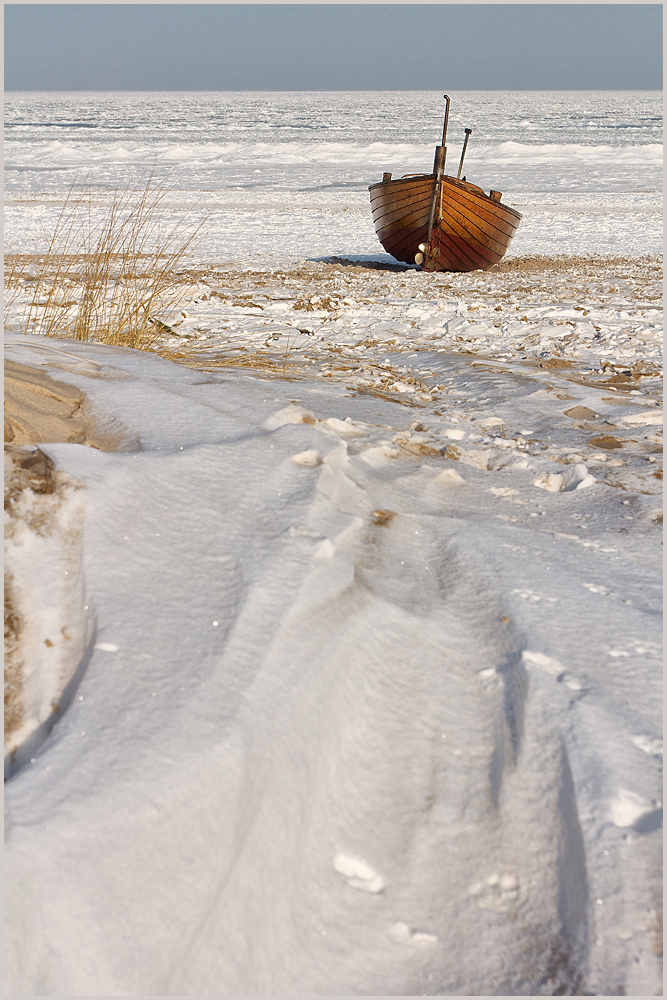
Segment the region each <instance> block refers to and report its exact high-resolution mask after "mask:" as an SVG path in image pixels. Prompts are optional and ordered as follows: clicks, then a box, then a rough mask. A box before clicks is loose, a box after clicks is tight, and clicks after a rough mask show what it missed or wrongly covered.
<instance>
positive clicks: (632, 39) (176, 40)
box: [5, 3, 662, 90]
mask: <svg viewBox="0 0 667 1000" xmlns="http://www.w3.org/2000/svg"><path fill="white" fill-rule="evenodd" d="M441 88H446V89H448V90H493V89H499V90H596V89H600V90H616V89H618V90H626V89H629V90H632V89H636V90H643V89H647V90H651V89H661V88H662V5H661V4H494V3H488V4H432V3H428V4H254V3H253V4H216V3H211V4H132V3H128V4H50V3H44V4H6V5H5V89H6V90H434V89H441Z"/></svg>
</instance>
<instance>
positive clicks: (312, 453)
mask: <svg viewBox="0 0 667 1000" xmlns="http://www.w3.org/2000/svg"><path fill="white" fill-rule="evenodd" d="M292 461H293V462H294V464H295V465H319V464H320V462H321V461H322V456H321V455H320V453H319V451H317V450H316V449H315V448H308V450H307V451H299V452H297V454H296V455H292Z"/></svg>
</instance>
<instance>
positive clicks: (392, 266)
mask: <svg viewBox="0 0 667 1000" xmlns="http://www.w3.org/2000/svg"><path fill="white" fill-rule="evenodd" d="M307 259H308V260H309V261H310V262H311V263H312V264H340V265H341V266H342V267H365V268H368V269H370V270H372V271H417V270H419V268H418V267H417V265H416V264H399V263H398V262H397V263H392V262H391V261H390V260H387V261H383V260H374V259H373V258H368V257H362V256H355V255H352V256H351V257H308V258H307Z"/></svg>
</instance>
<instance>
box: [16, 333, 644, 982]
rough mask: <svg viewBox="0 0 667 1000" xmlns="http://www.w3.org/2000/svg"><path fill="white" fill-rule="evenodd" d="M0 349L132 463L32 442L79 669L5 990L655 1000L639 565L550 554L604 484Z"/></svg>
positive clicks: (171, 368)
mask: <svg viewBox="0 0 667 1000" xmlns="http://www.w3.org/2000/svg"><path fill="white" fill-rule="evenodd" d="M8 352H9V356H10V357H11V358H12V359H13V360H15V361H16V362H18V363H21V364H31V365H34V366H37V367H39V368H41V369H43V370H47V371H49V372H51V374H54V373H57V377H58V378H59V379H63V380H65V381H66V382H70V383H71V384H73V385H75V386H77V387H78V388H79V389H80V390H82V391H85V392H86V394H87V396H88V398H89V401H90V405H91V407H93V409H94V410H96V411H97V412H98V413H99V414H100V415H101V416H103V417H104V418H105V419H106V420H107V421H110V422H113V421H122V423H123V424H124V426H126V427H127V428H128V429H129V430H130V431H132V432H133V433H134V434H136V435H137V441H138V443H137V445H136V450H134V451H128V452H124V453H104V452H101V451H96V450H94V449H91V448H86V447H84V446H82V445H77V444H69V443H60V444H51V445H43V446H42V448H43V450H44V451H45V452H46V453H47V454H48V455H49V456H50V457H51V458H52V460H53V461H54V462H55V464H56V466H57V467H58V468H62V469H63V470H65V471H66V472H67V474H68V475H69V476H72V477H74V478H75V479H76V480H78V481H79V482H80V483H82V484H84V486H85V489H83V490H81V493H82V494H84V495H85V518H84V556H83V572H84V574H85V585H86V593H87V595H89V598H90V604H91V607H92V608H93V609H94V613H95V626H96V630H97V631H96V648H95V650H94V653H93V656H92V659H91V661H90V663H89V664H88V666H87V670H86V673H85V676H84V677H83V680H82V681H81V683H80V687H79V689H78V693H77V694H76V695H75V697H74V701H73V703H72V705H71V707H70V709H69V710H68V711H67V712H66V713H65V714H64V715H63V718H62V719H61V721H60V722H59V723H58V724H57V725H56V727H55V728H54V730H53V731H52V733H51V736H50V737H49V740H48V742H47V743H45V744H44V746H43V748H42V749H41V750H40V751H39V752H37V753H36V754H35V757H34V760H33V762H32V763H30V762H29V763H27V764H26V765H25V766H24V767H23V768H22V769H21V770H20V771H19V772H18V773H17V774H16V775H15V776H14V777H13V778H12V780H11V782H10V783H9V784H8V786H7V818H6V825H7V827H8V848H7V858H8V868H7V877H6V904H7V910H8V911H9V912H10V913H11V914H12V921H11V924H10V926H9V928H8V931H7V950H6V954H7V977H8V978H7V990H8V992H9V993H12V994H14V995H76V996H91V995H93V996H97V995H167V996H169V995H194V996H201V995H203V996H208V995H255V994H264V995H279V994H283V995H286V994H297V995H301V994H311V995H312V994H314V995H339V996H347V995H382V994H388V995H421V994H425V993H426V994H429V995H438V994H441V995H456V994H464V995H477V996H485V995H486V996H488V995H503V994H504V995H562V994H568V995H572V994H578V993H582V992H584V991H591V990H592V991H595V992H602V993H607V994H608V995H614V994H615V993H617V992H620V990H621V987H622V988H623V989H625V990H626V992H632V991H635V992H644V991H645V992H651V991H653V989H654V988H655V983H656V982H657V975H658V971H657V959H656V958H655V956H654V954H653V947H654V945H653V935H654V921H655V910H654V909H652V907H653V906H655V905H656V904H657V900H653V895H652V894H653V893H654V889H655V878H656V863H657V862H656V850H655V846H654V845H655V843H656V836H657V834H658V826H659V822H660V820H659V808H660V804H659V802H658V801H657V799H656V795H657V794H659V792H658V789H659V784H658V776H657V770H656V768H654V767H653V763H654V761H655V763H656V764H657V760H656V759H655V757H654V756H653V755H654V754H655V753H656V752H657V751H656V748H655V745H654V742H652V741H653V740H654V736H655V733H654V731H653V730H654V728H655V725H654V723H655V712H654V708H653V698H654V695H655V691H656V688H657V680H656V677H657V674H656V672H655V668H654V665H653V663H652V657H654V656H655V652H654V651H655V650H657V644H656V642H655V640H656V639H657V638H658V632H657V605H656V604H655V601H654V600H653V598H652V596H651V594H650V591H651V588H652V586H653V583H652V582H651V581H653V580H654V579H655V575H654V574H653V570H651V569H650V568H649V567H650V566H651V558H650V555H649V553H650V551H651V548H650V545H649V539H648V536H647V535H645V534H641V531H639V529H638V530H637V533H636V534H635V536H634V538H633V539H632V541H631V540H630V539H629V538H628V539H627V540H626V541H625V542H624V540H623V535H621V534H615V536H614V544H613V546H609V545H607V547H606V548H605V547H604V544H603V547H602V551H601V552H600V551H599V548H600V543H599V542H598V543H597V547H596V546H595V545H594V544H593V543H591V545H589V546H588V547H586V545H585V544H584V545H583V546H582V544H581V543H582V542H584V543H585V542H586V541H587V537H583V538H580V537H578V536H577V535H575V534H573V533H572V530H570V531H569V532H568V531H563V530H561V529H563V528H566V527H570V529H571V528H572V527H574V525H572V522H571V521H570V523H569V524H568V523H567V520H566V519H570V518H572V517H582V516H584V515H585V516H586V517H590V516H591V514H593V515H594V516H595V517H597V518H599V521H595V522H590V524H589V527H593V530H594V531H595V530H597V531H599V530H600V529H601V526H602V524H603V523H604V522H605V520H606V521H607V523H610V522H611V520H612V519H613V518H614V517H618V516H620V515H618V514H615V512H616V511H617V510H618V509H625V508H618V507H617V505H618V504H619V503H620V502H621V501H620V500H619V499H618V497H617V492H618V491H614V490H613V489H612V488H611V487H607V486H600V485H596V486H595V488H594V489H591V488H587V489H583V490H571V491H565V492H562V491H561V492H549V491H548V490H546V491H545V490H544V489H538V488H536V487H534V486H533V485H532V482H533V479H534V475H535V473H534V471H532V472H531V471H530V470H525V471H523V470H524V468H525V466H522V465H521V462H519V463H518V466H517V468H515V469H514V471H511V470H510V469H509V468H508V467H507V466H505V467H502V468H501V467H498V469H497V471H489V468H488V463H487V465H485V464H484V463H481V462H480V463H478V464H477V465H474V464H469V465H465V466H463V465H462V464H461V461H460V459H458V458H456V457H452V454H451V453H450V457H447V454H446V449H445V447H444V446H443V447H442V448H438V447H436V446H435V445H434V444H433V438H432V437H430V438H429V436H428V435H427V434H424V433H423V432H420V431H419V430H417V429H416V427H415V426H413V430H412V431H410V430H406V429H405V423H406V421H407V419H409V417H410V416H411V415H413V412H414V411H411V410H410V408H409V407H405V406H403V405H402V404H399V403H397V402H390V401H388V400H383V399H381V398H379V397H378V398H374V397H368V396H363V395H354V394H350V393H345V391H344V388H343V387H342V386H341V385H340V384H338V385H327V384H326V383H324V382H323V381H322V380H319V381H318V380H314V379H313V380H301V381H300V382H299V383H298V384H295V383H290V382H288V381H284V380H280V379H274V380H271V381H269V380H262V379H259V378H256V377H253V376H251V375H249V374H244V373H243V372H236V373H232V372H227V373H225V374H224V375H217V374H214V375H210V374H207V373H204V372H197V371H190V370H187V369H184V368H179V367H178V366H175V365H172V364H170V363H168V362H166V361H163V360H161V359H159V358H157V357H154V356H149V355H146V354H142V353H141V352H133V351H127V350H120V349H115V348H104V347H102V346H99V345H95V344H77V343H72V342H70V343H67V344H66V343H64V342H61V343H58V342H54V341H52V340H51V341H49V340H46V339H43V338H38V337H17V338H15V339H14V340H13V342H12V344H11V345H10V346H9V348H8ZM54 366H57V369H56V370H54ZM466 377H468V378H470V377H471V376H470V375H467V376H466ZM473 377H474V376H473ZM294 392H298V396H299V398H298V400H295V399H293V395H292V394H293V393H294ZM561 405H563V404H561ZM448 440H458V441H459V443H460V441H461V435H459V436H458V437H457V436H456V435H455V436H454V437H453V438H452V439H448ZM429 442H430V443H429ZM447 447H449V446H447ZM500 450H502V449H500ZM458 468H460V469H461V472H462V473H463V475H462V474H461V473H460V472H459V471H457V469H458ZM489 477H491V479H492V481H493V482H494V484H498V483H500V484H505V483H507V484H509V483H510V482H514V483H516V484H519V483H520V482H523V479H522V478H521V477H525V479H526V482H525V485H524V487H523V489H524V493H523V494H521V495H519V493H518V492H517V491H516V490H515V489H513V488H512V487H511V486H510V485H494V487H493V490H491V491H489V488H488V486H486V483H487V482H488V481H489ZM531 491H532V492H531ZM489 493H490V494H491V495H490V499H488V496H489ZM592 493H596V501H595V503H594V504H593V503H591V501H590V500H587V499H586V497H587V495H588V494H592ZM512 495H514V496H516V497H518V499H519V500H523V502H524V503H525V504H529V505H530V506H531V507H532V506H534V505H535V504H537V507H538V509H539V510H541V511H544V512H545V513H547V511H548V513H549V517H548V518H547V520H548V521H549V524H548V525H546V524H543V525H540V526H539V527H538V525H537V523H536V522H535V521H532V522H531V521H529V519H528V517H526V519H525V521H524V522H522V523H521V524H515V525H513V524H510V523H509V519H508V518H506V519H505V520H504V521H499V520H498V519H497V515H496V511H497V510H498V507H497V506H494V505H495V504H497V503H498V502H500V503H502V502H503V498H504V497H509V499H511V497H512ZM529 496H530V497H535V498H536V500H535V499H533V500H529ZM504 502H508V501H507V500H505V501H504ZM509 509H511V508H509ZM514 509H515V510H517V512H518V511H519V508H518V507H517V508H514ZM514 520H515V521H516V518H515V519H514ZM540 521H545V518H540V517H539V516H538V517H537V522H540ZM545 528H546V530H545ZM647 530H649V531H650V530H652V529H650V528H649V529H647ZM644 539H645V541H644ZM603 553H608V554H607V555H604V554H603ZM614 554H615V555H614ZM616 557H618V558H620V559H622V565H623V569H622V571H619V568H618V565H617V564H616V563H615V562H614V561H613V560H614V559H615V558H616ZM582 583H583V586H582ZM642 591H643V593H642ZM629 595H632V597H630V596H629ZM632 637H639V638H638V639H637V640H636V641H635V640H634V639H633V638H632ZM633 642H634V645H635V646H638V643H640V642H643V645H642V646H641V655H643V656H644V659H641V656H640V658H639V660H637V656H638V655H639V654H638V652H637V651H635V652H634V654H633V653H631V651H630V650H631V647H632V643H633ZM621 644H622V645H623V651H622V655H621V652H619V649H620V646H621ZM609 647H611V652H607V650H608V648H609ZM617 653H618V655H616V654H617ZM646 654H648V655H646ZM633 655H634V657H635V659H633V660H632V662H633V664H636V666H637V670H638V673H639V672H641V679H640V678H639V676H638V677H637V678H636V679H635V680H630V679H629V678H628V676H627V672H626V664H625V659H627V658H628V657H631V656H633ZM641 664H644V665H643V666H642V665H641ZM628 684H630V686H631V687H628ZM630 689H631V690H632V691H633V695H632V703H631V704H628V697H627V694H628V691H629V690H630ZM647 748H648V749H647ZM649 763H650V765H651V766H648V765H649ZM647 907H648V908H647ZM26 942H29V949H28V948H26Z"/></svg>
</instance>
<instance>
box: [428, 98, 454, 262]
mask: <svg viewBox="0 0 667 1000" xmlns="http://www.w3.org/2000/svg"><path fill="white" fill-rule="evenodd" d="M443 96H444V98H445V101H446V104H445V122H444V125H443V126H442V145H441V146H436V147H435V160H434V162H433V201H432V202H431V214H430V215H429V219H428V237H427V239H428V242H429V243H430V242H431V235H432V233H433V225H434V223H435V209H436V206H437V204H438V194H439V192H440V181H441V179H442V175H443V174H444V172H445V160H446V159H447V146H446V145H445V143H446V142H447V123H448V122H449V97H448V96H447V94H444V95H443Z"/></svg>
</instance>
